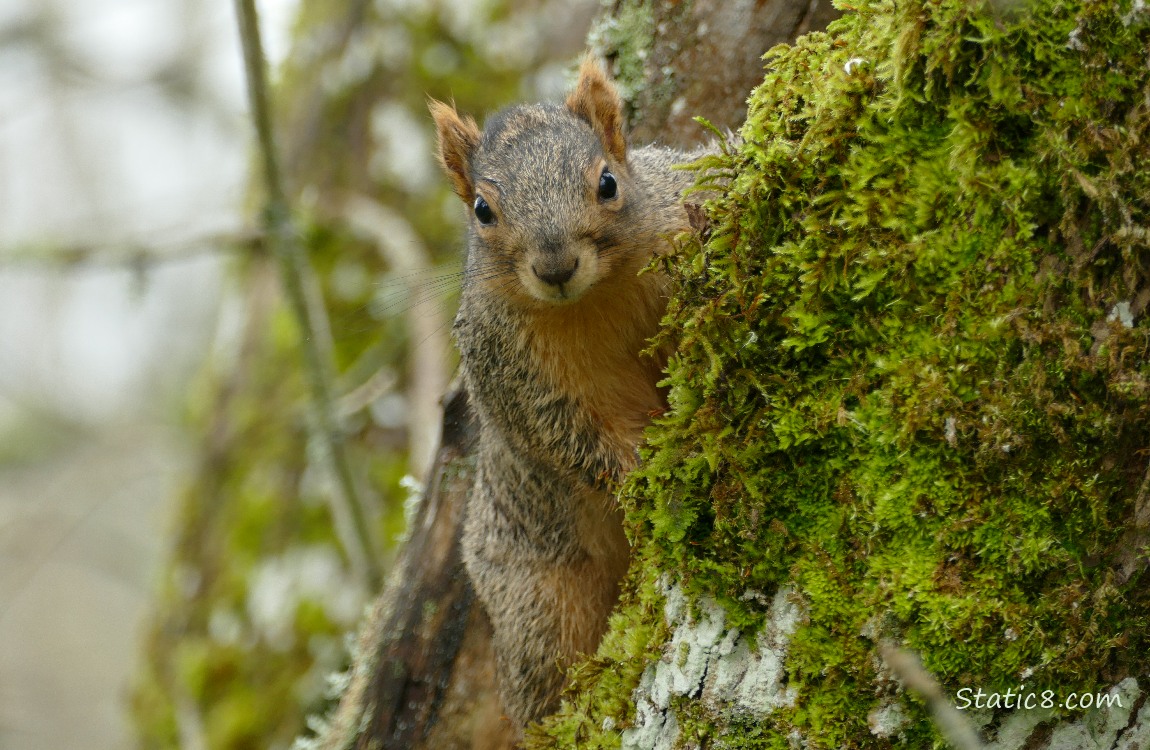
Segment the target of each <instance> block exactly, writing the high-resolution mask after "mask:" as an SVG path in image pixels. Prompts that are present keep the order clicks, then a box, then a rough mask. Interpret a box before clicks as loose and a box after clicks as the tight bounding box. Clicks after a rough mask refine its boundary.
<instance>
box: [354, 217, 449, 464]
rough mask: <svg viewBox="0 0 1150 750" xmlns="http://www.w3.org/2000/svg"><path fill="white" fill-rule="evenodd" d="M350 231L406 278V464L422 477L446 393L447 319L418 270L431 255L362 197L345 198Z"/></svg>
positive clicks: (402, 225) (401, 221) (403, 225)
mask: <svg viewBox="0 0 1150 750" xmlns="http://www.w3.org/2000/svg"><path fill="white" fill-rule="evenodd" d="M345 217H346V219H347V221H348V223H349V224H350V225H351V227H352V228H353V229H355V230H358V231H360V232H363V233H364V234H367V235H368V236H369V237H370V238H371V239H372V240H374V241H375V243H376V246H377V247H378V248H379V251H380V254H381V255H383V257H384V260H386V261H387V263H388V265H390V266H391V267H392V268H393V269H395V270H396V271H397V272H399V274H400V276H401V277H402V278H406V279H408V280H409V283H408V289H407V294H408V304H407V326H408V334H409V336H410V337H411V343H410V347H411V351H410V352H409V362H410V363H411V364H410V368H411V369H410V372H409V377H408V381H409V382H408V394H409V395H408V399H409V403H410V408H409V410H408V421H407V424H408V434H409V435H410V438H409V442H408V444H409V453H410V457H409V465H410V467H411V468H410V472H411V474H412V475H414V476H417V477H422V476H424V475H425V474H426V473H427V470H428V468H429V467H430V465H431V460H432V458H433V457H434V456H435V450H436V446H437V445H438V444H439V425H440V421H441V418H440V413H439V409H440V407H439V400H440V397H441V396H442V395H443V393H444V392H445V391H446V390H447V384H448V383H447V350H448V347H449V346H450V344H449V342H448V318H447V315H446V314H445V312H444V310H443V307H442V305H441V304H440V299H439V295H436V294H427V293H426V292H425V291H424V290H422V286H421V284H420V277H421V272H425V271H427V270H429V269H430V268H431V267H432V262H431V255H430V253H428V251H427V248H426V247H424V245H423V242H422V240H420V238H419V236H418V235H417V234H416V232H415V230H414V229H412V227H411V224H410V223H409V222H408V221H407V220H406V219H405V218H403V216H401V215H400V214H399V213H398V212H396V211H394V210H393V209H390V208H388V207H386V206H384V205H382V204H380V203H378V202H376V201H374V200H372V199H370V198H367V197H366V196H361V195H353V196H351V197H350V198H349V199H348V200H347V204H346V208H345Z"/></svg>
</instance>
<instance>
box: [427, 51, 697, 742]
mask: <svg viewBox="0 0 1150 750" xmlns="http://www.w3.org/2000/svg"><path fill="white" fill-rule="evenodd" d="M429 108H430V110H431V114H432V117H433V119H434V121H435V125H436V130H437V134H438V143H437V146H438V148H437V152H438V153H437V156H438V160H439V162H440V164H441V166H442V167H443V169H444V171H445V172H446V173H447V176H448V178H449V179H450V181H451V184H452V187H453V189H454V191H455V193H456V194H457V195H458V196H459V197H460V198H461V199H462V200H463V202H464V203H465V204H466V206H467V208H468V212H469V219H468V232H467V237H468V241H467V256H466V261H465V268H464V274H463V285H462V292H461V296H460V306H459V312H458V315H457V316H456V319H455V323H454V337H455V341H456V345H457V347H458V349H459V353H460V369H461V373H462V378H463V383H464V386H465V387H466V389H467V391H468V393H469V396H470V398H471V402H472V404H473V406H474V409H475V412H476V415H477V417H478V422H479V446H478V455H477V467H476V477H475V484H474V486H473V488H472V490H471V493H470V497H469V498H468V506H467V511H466V518H465V522H464V530H463V541H462V544H463V559H464V566H465V568H466V570H467V573H468V575H469V576H470V578H471V580H472V583H473V585H474V588H475V591H476V594H477V596H478V598H479V600H480V602H481V603H482V605H483V606H484V608H485V609H486V612H487V614H488V616H489V618H490V620H491V624H492V630H493V647H494V651H495V657H496V677H497V682H498V684H499V691H500V695H501V697H502V701H503V709H504V712H505V713H506V715H507V717H508V718H509V719H510V721H511V723H512V727H513V732H514V734H515V735H516V737H517V738H518V737H521V736H522V730H523V728H524V726H525V725H526V724H528V723H530V722H532V721H536V720H538V719H540V718H542V717H543V716H545V715H547V714H548V713H551V712H552V711H553V710H554V709H555V708H556V707H557V703H558V698H559V694H560V692H561V690H562V688H563V685H564V680H565V670H566V667H567V666H569V665H570V664H571V663H572V662H573V661H574V659H575V657H576V656H577V655H578V654H580V653H593V652H594V651H595V649H596V648H597V647H598V644H599V641H600V639H601V637H602V635H603V633H604V631H605V630H606V627H607V619H608V616H609V614H610V612H611V609H612V608H613V606H614V604H615V601H616V599H617V597H618V587H619V581H620V579H621V578H622V576H623V574H624V573H625V572H626V570H627V566H628V564H629V561H630V548H629V545H628V542H627V538H626V536H625V534H624V532H623V515H622V510H621V509H620V508H619V507H618V503H617V502H616V500H615V498H614V495H613V493H612V491H611V488H612V487H613V486H614V485H615V484H616V483H617V482H618V480H619V479H621V478H622V477H623V476H624V475H625V474H626V473H627V472H628V471H629V470H631V469H632V468H634V467H635V466H636V465H637V463H638V452H637V451H638V444H639V442H640V440H641V439H642V435H643V430H644V428H645V427H646V426H647V425H648V423H649V422H650V420H651V417H652V415H653V414H656V413H658V412H660V411H661V410H662V409H664V408H665V406H666V401H665V393H664V392H663V391H662V390H661V389H660V387H659V386H658V382H659V380H660V379H661V377H662V371H663V369H664V367H665V365H666V358H667V353H666V352H656V353H654V354H651V355H644V354H643V353H642V352H643V350H644V349H645V347H646V346H647V342H648V339H650V338H651V337H652V336H653V335H654V334H655V333H656V331H657V329H658V326H659V323H660V320H661V319H662V316H663V313H664V310H665V307H666V301H667V298H668V296H669V292H670V282H669V280H668V279H667V277H666V276H665V275H664V274H661V273H659V272H657V271H651V272H647V273H643V274H640V273H639V272H640V271H641V270H642V269H644V268H645V267H647V266H648V264H649V263H650V261H651V260H652V259H653V258H654V257H655V255H656V254H660V253H663V252H665V251H666V250H668V249H669V248H670V244H669V241H670V240H671V239H672V238H673V237H674V236H675V235H676V234H678V233H680V232H682V231H684V230H687V229H689V226H690V224H689V221H688V217H687V213H686V209H685V208H684V206H683V202H682V192H683V190H684V189H685V188H687V187H689V186H690V185H691V184H693V182H694V178H693V176H692V175H691V174H690V173H689V172H684V171H681V170H673V169H672V166H673V165H676V164H681V163H683V162H686V161H690V160H692V159H694V158H696V157H697V156H700V155H702V153H704V152H705V149H704V150H700V151H699V152H684V151H676V150H672V149H669V148H663V147H658V146H647V147H643V148H637V149H633V150H628V148H627V144H626V139H625V136H624V132H623V110H622V102H621V100H620V97H619V94H618V92H617V91H616V89H615V86H614V84H613V83H612V82H611V81H610V79H609V78H608V77H607V76H606V74H605V73H604V72H603V70H602V69H601V68H600V66H599V65H598V63H596V62H595V61H594V60H593V59H592V58H590V57H588V58H587V59H585V60H584V62H583V65H582V67H581V69H580V73H579V79H578V83H577V84H576V87H575V89H574V91H573V92H571V93H570V95H569V96H568V97H567V99H566V101H565V103H564V104H563V105H559V104H532V105H517V106H513V107H510V108H508V109H505V110H503V111H500V112H498V113H496V114H495V115H493V116H492V117H490V118H489V119H488V121H487V123H486V127H485V129H484V130H483V131H482V132H480V130H479V128H478V127H477V126H476V123H475V121H474V120H473V119H472V118H471V117H468V116H461V115H460V114H459V113H458V112H457V111H456V110H455V108H454V107H453V106H451V105H447V104H444V103H442V102H439V101H436V100H434V99H431V100H429Z"/></svg>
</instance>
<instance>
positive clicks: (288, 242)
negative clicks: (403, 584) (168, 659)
mask: <svg viewBox="0 0 1150 750" xmlns="http://www.w3.org/2000/svg"><path fill="white" fill-rule="evenodd" d="M236 15H237V16H238V17H239V24H240V39H241V41H242V44H243V51H244V65H245V68H246V71H247V83H248V98H249V100H250V102H251V109H252V119H253V121H254V124H255V128H256V138H257V141H258V146H259V156H260V160H261V162H262V167H263V178H264V189H265V191H266V203H265V205H264V215H263V222H264V227H265V231H266V233H267V241H268V244H269V245H270V247H271V250H272V253H273V254H274V255H275V256H276V258H277V259H278V261H279V265H280V275H281V277H282V279H283V284H284V290H285V292H286V294H287V299H288V302H289V304H290V306H291V311H292V314H293V316H294V317H295V319H296V323H297V325H298V326H299V329H300V349H301V352H302V355H303V359H304V369H305V371H306V374H307V378H308V381H309V385H310V388H311V396H312V408H313V411H314V420H315V429H314V434H313V435H312V439H313V440H314V441H315V443H316V445H317V447H319V448H320V450H321V452H322V454H323V456H322V458H323V459H324V460H325V461H326V463H327V464H328V469H329V470H330V472H331V476H332V477H333V479H334V480H335V486H336V489H335V492H334V493H333V495H332V498H331V499H332V511H333V513H334V514H335V517H336V521H337V528H338V526H340V525H341V521H342V523H343V524H345V525H346V526H348V527H350V528H349V532H350V533H341V537H342V538H343V544H344V547H345V548H346V551H347V553H348V556H349V557H350V558H351V560H352V563H353V564H354V565H356V566H357V567H359V568H360V569H361V570H362V571H363V574H364V576H365V577H366V579H367V582H368V584H369V586H370V587H371V588H372V590H376V589H378V588H379V586H380V582H381V580H382V576H381V574H380V570H379V564H378V557H377V555H376V554H375V552H374V550H375V545H374V543H373V542H372V534H371V531H370V528H369V526H368V523H367V518H366V514H365V513H364V510H363V504H362V503H361V502H360V498H359V493H358V492H357V491H356V487H355V481H354V479H353V477H352V473H351V466H350V464H349V462H348V459H347V453H346V452H345V451H344V447H343V437H342V433H341V432H340V430H339V427H338V425H337V423H336V419H335V412H334V409H333V407H332V395H331V394H332V377H331V374H330V372H329V371H328V363H327V362H326V361H325V359H324V358H323V357H322V356H321V355H320V352H319V349H318V347H317V345H316V338H317V337H316V334H315V321H316V319H317V314H316V312H317V311H314V310H312V309H311V308H310V307H309V305H308V295H307V294H306V292H305V289H306V281H305V278H306V275H307V271H308V267H307V260H306V258H305V257H304V253H303V248H302V247H301V246H300V243H299V239H298V234H297V233H296V229H295V226H294V223H293V222H292V216H291V207H290V205H289V204H288V200H287V195H286V193H285V191H284V187H283V178H282V175H281V174H280V167H279V159H278V156H277V152H276V148H275V137H274V134H273V131H272V121H271V113H270V107H269V104H268V101H269V98H268V85H267V64H266V58H265V57H264V52H263V44H262V42H261V40H260V32H259V19H258V16H257V14H256V8H255V0H236ZM348 537H350V538H348Z"/></svg>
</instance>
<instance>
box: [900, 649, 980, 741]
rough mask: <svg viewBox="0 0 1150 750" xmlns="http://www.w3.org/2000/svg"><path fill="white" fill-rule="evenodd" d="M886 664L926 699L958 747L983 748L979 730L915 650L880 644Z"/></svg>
mask: <svg viewBox="0 0 1150 750" xmlns="http://www.w3.org/2000/svg"><path fill="white" fill-rule="evenodd" d="M879 653H880V654H881V655H882V659H883V661H884V662H886V665H887V666H888V667H890V669H891V671H892V672H894V674H895V676H896V677H898V679H899V680H900V681H901V682H902V684H903V687H905V688H906V689H908V690H910V691H911V692H913V693H915V694H916V695H918V696H919V697H920V698H922V699H923V700H924V701H926V707H927V708H928V709H930V713H931V716H932V718H933V719H934V723H935V726H937V727H938V729H939V731H940V732H942V736H943V737H945V738H946V741H947V742H948V743H950V746H951V747H953V748H954V749H955V750H983V746H982V740H980V739H979V738H978V732H976V731H975V730H974V727H973V726H972V725H971V723H970V722H969V721H967V719H966V717H965V716H963V715H962V713H961V712H960V711H959V710H958V709H957V708H955V707H954V704H952V703H951V701H950V698H949V697H948V696H947V695H946V694H945V693H944V692H943V691H942V686H940V685H939V684H938V681H937V680H935V679H934V677H933V676H932V675H931V674H930V672H927V671H926V669H925V668H923V666H922V662H920V661H919V659H918V657H917V656H915V654H914V653H912V652H910V651H907V650H906V649H902V648H898V647H897V646H894V645H891V644H889V643H883V644H881V645H880V646H879Z"/></svg>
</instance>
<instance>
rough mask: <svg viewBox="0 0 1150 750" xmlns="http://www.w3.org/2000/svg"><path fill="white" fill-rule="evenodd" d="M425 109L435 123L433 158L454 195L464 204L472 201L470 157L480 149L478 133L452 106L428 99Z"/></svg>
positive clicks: (472, 121) (472, 186)
mask: <svg viewBox="0 0 1150 750" xmlns="http://www.w3.org/2000/svg"><path fill="white" fill-rule="evenodd" d="M427 108H428V109H429V110H431V118H432V119H433V120H435V129H436V131H437V133H438V142H437V144H436V149H435V151H436V156H437V157H438V158H439V163H440V164H441V165H442V166H443V170H444V171H445V172H447V176H448V177H449V178H450V179H451V187H452V188H453V189H454V190H455V194H456V195H458V196H459V197H460V198H462V199H463V202H464V203H466V204H467V205H469V206H470V205H471V204H472V203H473V202H474V201H475V186H474V185H473V184H471V156H472V154H474V153H475V149H476V148H478V147H479V139H480V133H479V128H478V126H476V124H475V120H473V119H471V117H470V116H468V115H464V116H462V117H460V115H459V113H458V112H456V111H455V107H453V106H451V105H449V104H444V103H443V102H440V101H436V100H435V99H428V101H427Z"/></svg>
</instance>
